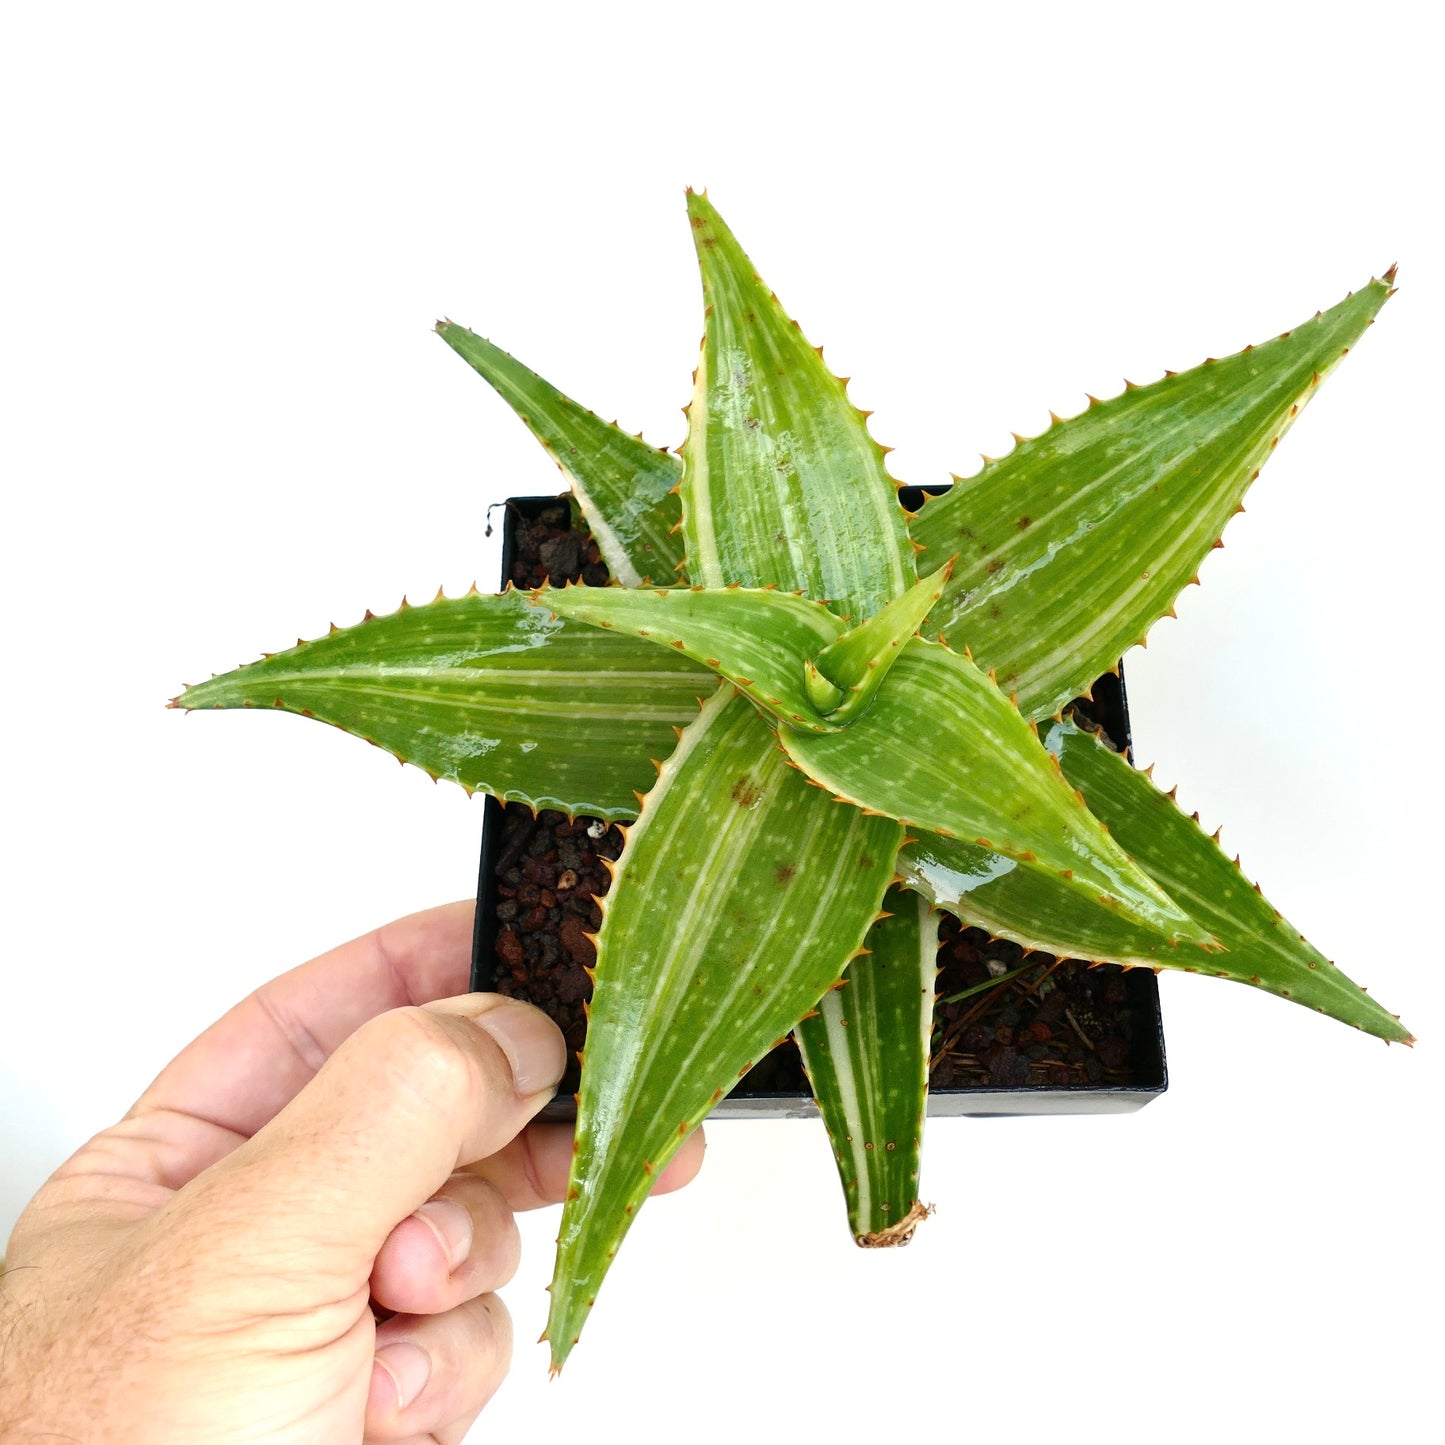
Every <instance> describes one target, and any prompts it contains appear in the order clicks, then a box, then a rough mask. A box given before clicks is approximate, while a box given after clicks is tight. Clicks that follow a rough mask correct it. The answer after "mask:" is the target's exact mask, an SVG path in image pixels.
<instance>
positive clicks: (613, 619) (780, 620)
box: [534, 587, 843, 732]
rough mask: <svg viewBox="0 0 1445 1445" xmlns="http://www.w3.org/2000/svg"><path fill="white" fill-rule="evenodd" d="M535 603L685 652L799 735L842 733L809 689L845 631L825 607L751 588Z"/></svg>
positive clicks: (558, 596) (563, 594) (624, 591)
mask: <svg viewBox="0 0 1445 1445" xmlns="http://www.w3.org/2000/svg"><path fill="white" fill-rule="evenodd" d="M534 595H535V597H536V600H537V604H538V606H540V607H548V608H551V609H552V611H553V612H556V613H558V614H559V615H561V616H563V617H569V618H572V619H574V620H575V621H577V622H586V623H590V624H591V625H592V626H594V627H604V628H618V629H621V630H623V631H625V632H628V633H632V634H635V635H637V636H639V637H645V638H647V640H648V641H649V642H651V643H654V644H655V645H657V646H659V647H666V648H669V649H673V650H676V651H678V652H681V653H682V654H683V655H684V656H685V657H691V658H693V659H695V660H696V661H698V662H701V663H703V664H704V665H705V666H707V667H710V668H712V669H713V671H714V672H718V673H721V674H722V676H724V677H725V678H727V679H728V681H730V682H732V683H735V684H736V685H737V686H738V687H740V688H742V689H743V690H744V691H745V692H746V693H747V695H748V696H749V697H750V698H752V699H753V701H754V702H755V703H757V704H758V705H759V706H760V707H766V708H767V709H768V710H769V711H770V712H773V713H775V714H777V716H778V717H779V718H781V719H783V720H784V721H787V722H790V723H793V724H795V725H797V726H798V727H805V728H812V729H815V730H816V731H819V732H836V731H837V730H838V728H839V727H840V726H841V723H839V722H834V721H830V720H828V719H826V718H824V717H822V716H821V715H820V714H819V712H818V710H817V708H816V707H815V706H814V705H813V700H812V697H811V695H810V693H809V691H808V688H807V686H806V682H805V673H804V664H805V661H806V659H807V658H809V657H812V656H814V655H815V654H816V653H818V652H819V651H821V650H822V649H823V648H824V647H826V646H827V644H828V643H829V642H831V641H832V640H833V639H834V638H835V637H837V636H838V635H839V634H840V633H841V632H842V631H843V624H842V623H841V622H839V621H838V619H837V618H836V617H834V616H833V614H832V613H831V612H829V611H828V609H827V608H826V607H824V606H822V604H821V603H818V602H809V601H807V600H806V599H805V598H803V597H795V596H794V595H793V594H792V593H788V592H773V591H765V590H762V589H759V588H744V587H727V588H723V589H721V590H720V591H714V590H712V589H710V588H709V589H707V590H704V589H703V588H701V587H692V588H689V587H672V588H649V587H644V588H624V587H561V588H557V587H552V588H547V589H545V590H543V591H540V592H537V593H535V594H534Z"/></svg>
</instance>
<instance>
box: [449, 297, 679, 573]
mask: <svg viewBox="0 0 1445 1445" xmlns="http://www.w3.org/2000/svg"><path fill="white" fill-rule="evenodd" d="M437 334H438V335H439V336H440V337H441V338H442V340H444V341H445V342H446V343H447V345H448V346H450V347H451V348H452V350H454V351H455V352H456V353H457V354H458V355H459V356H461V357H462V358H463V359H464V360H466V361H468V362H470V363H471V365H472V366H473V367H475V368H476V370H477V371H478V372H480V373H481V375H482V376H483V377H484V378H485V379H486V380H487V381H488V382H490V383H491V385H492V386H493V387H495V388H496V390H497V392H498V393H499V395H501V397H502V398H503V399H504V400H505V401H507V402H508V403H510V405H511V407H512V409H513V410H514V411H515V412H516V413H517V415H518V416H520V417H521V418H522V420H523V421H524V422H526V424H527V426H528V427H529V428H531V431H532V434H533V435H534V436H535V437H536V438H537V440H538V441H540V442H541V443H542V445H543V446H544V447H546V449H547V450H548V451H549V452H550V453H551V454H552V457H553V459H554V460H555V461H556V463H557V465H558V466H559V467H560V468H561V469H562V473H563V475H564V476H565V477H566V478H567V481H568V484H569V485H570V486H571V488H572V495H573V496H574V497H575V498H576V499H577V503H578V505H579V506H580V507H581V509H582V515H583V516H584V517H585V518H586V519H587V525H588V526H589V527H590V528H591V529H592V536H593V537H594V538H595V539H596V542H597V546H598V549H599V550H600V551H601V553H602V557H603V560H604V561H605V562H606V563H607V566H608V570H609V571H611V573H612V575H613V576H614V577H615V578H616V579H617V580H618V581H619V582H621V583H623V584H624V585H625V586H628V587H636V586H637V585H639V584H640V583H641V582H642V581H643V580H644V579H648V578H650V579H651V580H652V581H654V582H663V583H670V582H672V581H674V580H675V579H676V577H677V574H678V571H679V570H680V565H681V562H682V539H681V536H680V534H679V530H678V526H679V522H680V520H681V517H682V504H681V502H680V501H679V500H678V497H677V482H678V478H679V477H680V476H681V475H682V464H681V463H680V462H679V461H678V459H677V458H676V457H675V456H673V455H672V454H671V453H670V452H666V451H659V450H658V449H657V448H656V447H650V446H648V445H647V443H646V442H644V441H643V440H642V438H641V437H634V436H630V435H628V433H627V432H625V431H623V430H622V429H621V428H620V427H617V426H615V425H613V424H612V423H611V422H605V421H603V420H602V418H601V417H599V416H597V415H596V414H595V413H593V412H590V411H588V410H586V408H585V407H581V406H579V405H578V404H577V403H576V402H575V401H573V400H572V399H571V397H567V396H563V395H562V393H561V392H560V391H558V390H557V388H556V387H554V386H553V385H552V384H551V383H550V382H546V381H543V380H542V378H541V377H540V376H538V375H537V373H536V372H535V371H530V370H528V369H527V367H525V366H523V365H522V363H521V362H520V361H517V360H516V359H515V358H514V357H511V356H508V355H507V353H506V352H505V351H503V350H502V349H501V348H500V347H497V346H493V345H492V343H491V342H490V341H488V340H486V338H485V337H481V336H478V335H477V334H476V333H475V332H472V331H468V330H467V329H466V327H465V326H458V325H456V323H455V322H452V321H439V322H437Z"/></svg>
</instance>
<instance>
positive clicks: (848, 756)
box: [778, 638, 1209, 943]
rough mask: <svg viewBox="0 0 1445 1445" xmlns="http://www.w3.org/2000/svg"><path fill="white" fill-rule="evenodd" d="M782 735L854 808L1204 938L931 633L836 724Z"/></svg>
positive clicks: (1000, 699) (1142, 921)
mask: <svg viewBox="0 0 1445 1445" xmlns="http://www.w3.org/2000/svg"><path fill="white" fill-rule="evenodd" d="M922 719H927V720H928V722H929V726H928V729H927V732H926V733H922V732H921V731H920V720H922ZM778 736H779V738H780V739H781V741H782V744H783V746H784V748H786V749H787V752H788V756H789V757H791V758H792V759H793V761H794V762H796V763H797V764H798V766H799V767H801V768H802V769H803V770H804V771H805V772H806V773H807V774H808V776H809V777H811V778H812V779H813V780H814V781H815V782H817V783H818V784H820V785H821V786H822V787H824V788H827V789H829V790H830V791H831V792H833V793H834V794H835V795H837V796H839V797H842V798H846V799H847V800H848V801H849V802H852V803H855V804H857V805H858V806H859V807H861V808H867V809H871V810H873V811H876V812H879V813H885V814H887V815H888V816H890V817H894V818H898V819H899V820H900V821H902V822H903V823H905V824H906V825H908V826H909V827H910V828H923V829H926V830H928V831H929V832H931V833H942V834H944V835H945V836H946V837H947V836H953V837H960V838H963V839H965V840H966V841H968V842H972V843H977V844H978V845H979V847H981V848H984V849H987V850H988V851H989V852H991V853H997V854H1001V855H1003V856H1004V857H1005V858H1007V859H1010V860H1012V861H1013V862H1015V863H1018V864H1020V865H1021V871H1026V872H1030V873H1034V872H1039V873H1045V874H1048V875H1049V876H1050V877H1051V878H1053V879H1056V880H1058V881H1059V882H1060V883H1062V884H1063V886H1064V887H1065V888H1066V889H1067V890H1068V891H1069V892H1071V893H1077V894H1078V895H1079V896H1080V897H1081V898H1082V899H1083V900H1085V901H1086V902H1089V903H1096V902H1099V901H1100V900H1102V901H1103V902H1104V903H1105V904H1106V905H1107V906H1108V907H1110V908H1112V909H1114V910H1116V911H1117V912H1118V913H1119V914H1120V915H1121V916H1122V917H1124V918H1127V919H1129V920H1130V921H1131V922H1132V923H1134V924H1135V925H1138V926H1141V927H1144V928H1148V929H1152V930H1155V931H1156V932H1157V933H1158V934H1159V936H1160V937H1161V938H1163V939H1165V940H1174V939H1182V940H1185V941H1192V942H1196V943H1207V942H1208V941H1209V934H1208V932H1207V931H1206V930H1204V929H1201V928H1200V927H1199V926H1198V925H1197V924H1195V923H1194V921H1193V920H1192V919H1191V918H1190V917H1189V915H1188V914H1187V913H1186V912H1184V910H1183V909H1181V908H1180V907H1179V906H1178V905H1177V904H1176V903H1174V902H1173V901H1171V900H1170V898H1169V897H1168V896H1167V894H1165V893H1164V891H1163V890H1162V889H1160V887H1159V885H1158V884H1156V883H1155V882H1154V881H1153V880H1152V879H1151V878H1149V877H1148V876H1147V875H1146V874H1144V873H1143V872H1141V871H1140V870H1139V868H1137V867H1136V866H1135V865H1134V864H1133V863H1132V862H1131V861H1130V860H1129V858H1128V856H1127V855H1126V854H1125V853H1124V851H1123V850H1122V849H1121V848H1120V847H1119V845H1118V843H1116V842H1115V841H1114V840H1113V839H1112V838H1110V836H1109V834H1108V833H1107V832H1106V831H1105V830H1104V829H1103V828H1101V827H1100V826H1099V823H1098V820H1097V819H1095V818H1094V817H1093V816H1092V814H1090V812H1089V810H1088V808H1087V807H1085V806H1084V800H1083V799H1082V797H1080V796H1079V795H1078V794H1077V793H1076V792H1075V791H1074V790H1073V789H1072V788H1071V787H1069V786H1068V785H1067V784H1066V783H1065V781H1064V780H1063V778H1062V777H1061V776H1060V775H1059V770H1058V763H1057V760H1055V759H1053V758H1052V757H1051V756H1050V755H1049V754H1048V753H1046V752H1045V751H1044V749H1043V748H1042V747H1041V746H1040V745H1039V741H1038V738H1037V737H1036V736H1035V734H1034V731H1033V729H1032V727H1031V725H1030V724H1028V723H1026V722H1025V721H1024V720H1023V718H1022V717H1021V716H1020V715H1019V712H1018V709H1017V708H1015V707H1014V706H1013V704H1012V703H1010V702H1009V700H1008V699H1007V698H1005V697H1004V696H1003V695H1002V693H1000V692H999V690H998V688H997V687H996V686H995V685H994V683H993V682H992V680H991V679H989V678H986V677H984V676H983V674H982V673H981V672H979V670H978V669H977V668H976V667H974V666H973V664H972V663H970V662H968V661H967V660H966V659H965V658H962V657H960V656H959V655H958V654H957V653H954V652H950V651H949V650H948V648H946V647H943V646H941V645H940V644H939V643H936V642H925V641H923V640H922V639H921V638H914V639H913V640H912V641H911V642H910V643H909V644H908V645H907V647H905V648H904V649H903V651H902V653H901V654H900V656H899V657H898V659H897V661H896V662H895V663H894V664H893V668H892V670H891V671H890V672H889V674H888V676H887V678H886V679H885V680H884V683H883V686H882V687H881V688H879V690H878V694H877V696H876V697H875V698H874V700H873V706H872V707H871V708H869V709H868V711H867V712H866V713H864V714H863V716H862V717H860V718H857V719H855V721H854V722H853V723H852V724H851V725H850V726H849V727H847V728H846V729H845V730H844V731H842V732H840V733H812V732H803V731H801V730H799V729H796V728H790V727H786V726H784V727H782V728H780V729H779V733H778Z"/></svg>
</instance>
